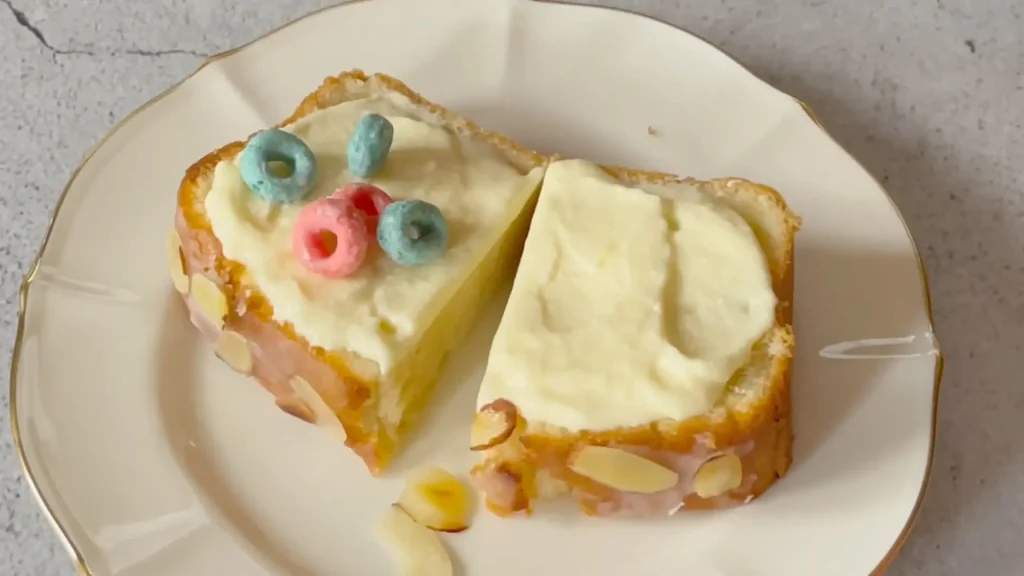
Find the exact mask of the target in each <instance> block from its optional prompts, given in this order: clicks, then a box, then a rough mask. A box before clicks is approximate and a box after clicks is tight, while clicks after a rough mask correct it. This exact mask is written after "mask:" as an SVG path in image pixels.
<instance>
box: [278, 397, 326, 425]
mask: <svg viewBox="0 0 1024 576" xmlns="http://www.w3.org/2000/svg"><path fill="white" fill-rule="evenodd" d="M275 404H277V407H278V408H280V409H281V410H282V411H283V412H284V413H285V414H288V415H290V416H294V417H296V418H298V419H299V420H302V421H303V422H308V423H310V424H316V417H315V416H314V415H313V411H312V410H310V408H309V405H308V404H306V403H305V402H303V401H302V400H300V399H298V398H294V397H289V398H287V399H281V398H278V399H277V401H276V402H275Z"/></svg>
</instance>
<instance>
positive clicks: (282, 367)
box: [174, 70, 547, 475]
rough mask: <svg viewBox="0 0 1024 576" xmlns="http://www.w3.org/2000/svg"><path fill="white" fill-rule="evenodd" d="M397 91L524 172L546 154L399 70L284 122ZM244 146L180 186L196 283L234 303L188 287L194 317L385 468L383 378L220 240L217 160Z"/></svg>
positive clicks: (327, 84)
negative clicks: (206, 283) (407, 80)
mask: <svg viewBox="0 0 1024 576" xmlns="http://www.w3.org/2000/svg"><path fill="white" fill-rule="evenodd" d="M388 92H391V93H397V94H401V95H402V96H405V97H406V98H407V99H408V100H409V101H410V102H412V103H413V105H414V106H415V107H417V108H418V109H420V110H421V111H425V112H427V113H429V114H430V115H433V116H435V117H436V118H438V119H439V120H440V121H441V122H443V123H444V124H445V125H446V127H447V128H449V129H451V130H453V131H455V132H457V133H459V134H464V135H471V136H472V137H474V138H477V139H480V140H482V141H484V142H487V143H489V144H491V145H492V146H494V147H495V148H496V149H497V150H499V151H500V152H501V153H502V154H504V155H505V156H506V158H507V159H508V160H509V161H510V163H512V164H513V165H514V166H516V168H517V169H519V170H520V172H522V173H524V174H525V173H527V172H528V171H530V170H531V169H533V168H535V167H538V166H542V165H544V164H546V162H547V158H546V157H545V156H543V155H541V154H538V153H536V152H533V151H531V150H528V149H526V148H523V147H521V146H519V145H517V144H515V143H514V142H512V141H511V140H509V139H507V138H505V137H504V136H501V135H498V134H494V133H492V132H488V131H486V130H484V129H482V128H480V127H479V126H477V125H476V124H474V123H472V122H470V121H468V120H465V119H463V118H461V117H460V116H458V115H457V114H456V113H454V112H451V111H449V110H446V109H445V108H443V107H441V106H439V105H437V104H434V103H431V102H429V101H427V100H426V99H424V98H423V97H422V96H420V95H419V94H417V93H415V92H413V91H412V90H411V89H409V88H408V87H407V86H405V85H404V84H403V83H401V82H400V81H398V80H396V79H394V78H391V77H389V76H385V75H382V74H375V75H371V76H368V75H366V74H365V73H363V72H362V71H360V70H352V71H349V72H345V73H342V74H340V75H338V76H335V77H331V78H327V79H326V80H324V82H323V84H322V85H321V86H320V87H319V88H318V89H317V90H316V91H314V92H313V93H312V94H310V95H308V96H307V97H306V98H305V99H304V100H303V101H302V102H301V103H300V104H299V106H298V107H297V109H296V110H295V112H294V113H293V114H292V115H291V116H289V117H288V118H287V119H286V120H284V121H283V122H282V123H281V124H280V126H285V125H288V124H292V123H294V122H295V121H297V120H299V119H300V118H303V117H305V116H307V115H309V114H311V113H313V112H315V111H317V110H320V109H323V108H327V107H329V106H333V105H335V104H339V103H341V102H344V101H348V100H353V99H357V98H362V97H366V96H370V95H374V94H385V93H388ZM244 147H245V142H242V141H238V142H232V143H230V144H227V145H225V146H223V147H221V148H220V149H218V150H215V151H213V152H210V153H209V154H207V155H206V156H204V157H203V158H201V159H200V160H199V161H198V162H196V163H195V164H193V165H192V166H190V167H189V168H188V170H187V171H186V173H185V176H184V178H183V179H182V181H181V185H180V187H179V190H178V205H177V214H176V217H175V222H174V230H175V233H176V235H177V239H176V241H177V242H178V243H179V245H180V257H181V267H182V269H183V272H184V273H185V274H186V275H187V276H189V277H190V278H192V279H193V280H192V281H191V282H189V285H193V284H194V283H195V282H196V281H195V278H196V277H202V278H205V279H207V280H210V281H212V283H213V285H214V286H215V287H216V290H217V291H219V292H220V294H222V295H223V298H224V300H225V303H226V310H227V313H226V315H225V316H224V318H223V319H220V318H210V314H209V312H208V310H206V309H205V307H204V306H203V305H202V304H203V303H202V302H198V301H197V299H196V297H195V294H194V292H195V291H194V290H189V291H188V292H186V293H185V294H184V295H183V296H184V299H185V301H186V304H187V305H188V307H189V310H190V312H191V318H192V320H193V323H195V324H196V325H197V327H199V329H200V331H201V332H202V333H203V334H204V335H205V336H206V337H207V338H208V339H209V340H210V341H211V342H217V341H218V339H219V338H220V337H221V334H223V333H224V332H225V331H232V332H234V333H236V334H237V335H239V336H241V337H242V338H244V340H245V342H246V343H247V344H248V350H249V352H250V354H251V359H250V362H249V363H248V364H243V365H244V366H246V367H249V366H250V365H251V370H250V371H249V374H250V375H252V376H253V377H254V378H256V380H258V381H259V382H260V383H261V384H262V385H263V387H264V388H266V389H267V391H269V392H270V393H271V394H272V395H273V396H274V397H275V401H276V403H277V405H278V406H279V407H280V408H281V409H282V410H284V411H285V412H286V413H288V414H291V415H293V416H296V417H298V418H300V419H303V420H306V421H309V422H315V423H317V424H318V425H320V426H322V427H324V428H326V429H330V430H334V431H338V430H339V429H340V428H343V429H344V434H345V436H346V440H345V444H346V445H347V446H348V447H349V448H351V449H352V450H353V451H355V452H356V453H357V454H358V455H359V456H360V457H361V458H362V459H363V460H364V462H365V463H366V466H367V468H368V469H369V470H370V471H371V473H373V474H375V475H376V474H379V473H380V472H381V471H382V469H383V468H384V467H385V466H386V464H387V463H388V461H389V459H390V458H391V457H392V455H393V454H394V452H395V441H396V439H395V438H392V437H390V436H389V435H388V433H387V431H385V430H384V429H383V426H382V425H381V424H380V422H379V421H378V417H377V414H376V408H375V401H376V398H377V383H376V382H374V381H372V380H371V379H366V378H363V377H360V376H357V374H359V373H360V372H359V371H358V370H355V369H353V367H352V366H350V363H351V359H350V358H346V357H344V356H343V355H341V354H339V353H336V352H332V351H328V350H324V349H322V348H319V347H315V346H311V345H310V344H309V342H308V341H306V340H305V339H304V338H303V337H302V336H301V335H299V334H297V333H296V332H295V330H294V328H293V327H292V326H291V325H290V324H289V323H280V322H277V321H275V320H274V314H273V308H272V306H271V304H270V302H268V301H267V299H266V297H265V296H264V295H263V293H262V292H261V291H260V290H259V288H258V287H256V286H253V285H252V283H250V282H246V270H245V267H244V266H243V265H241V264H240V263H238V262H234V261H232V260H229V259H227V258H225V257H224V255H223V252H222V248H221V244H220V241H219V240H218V239H217V237H216V236H215V235H214V234H213V231H212V229H211V226H210V221H209V219H208V218H207V216H206V213H205V207H204V200H205V198H206V194H207V192H208V191H209V188H210V184H211V181H212V177H213V172H214V169H215V167H216V166H217V164H218V163H219V162H221V161H224V160H232V159H233V158H234V157H235V156H236V155H237V154H238V153H239V152H241V150H242V149H243V148H244ZM199 282H203V281H202V280H199ZM229 364H230V362H229ZM296 378H298V380H296ZM310 389H312V391H314V392H315V396H313V395H311V394H310ZM321 402H322V404H321ZM332 415H333V416H332ZM332 418H333V419H332ZM339 421H340V427H339V424H338V422H339Z"/></svg>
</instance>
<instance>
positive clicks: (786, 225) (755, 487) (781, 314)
mask: <svg viewBox="0 0 1024 576" xmlns="http://www.w3.org/2000/svg"><path fill="white" fill-rule="evenodd" d="M605 170H606V171H607V172H608V173H609V174H611V175H613V176H615V177H616V178H617V179H618V180H620V181H622V182H624V183H627V184H630V185H636V186H641V187H642V186H650V185H663V184H668V185H672V184H696V185H699V186H701V187H702V188H703V189H704V191H705V192H707V193H710V194H713V195H715V196H718V197H722V198H726V199H728V198H729V196H730V195H737V194H742V195H744V196H746V199H747V200H751V201H753V202H755V203H761V202H763V203H766V204H768V205H770V208H769V210H771V211H772V212H773V213H774V214H775V215H777V216H778V217H779V219H780V220H781V226H782V228H783V229H782V230H781V233H780V234H777V236H779V237H778V238H774V239H773V240H774V241H775V242H774V244H775V246H774V249H775V253H774V254H769V255H768V259H769V268H770V271H771V275H772V287H773V290H774V291H775V294H776V297H777V299H778V304H777V306H776V310H775V312H776V322H775V326H774V327H773V328H772V329H771V330H770V331H769V333H768V334H767V335H766V336H765V337H764V338H763V339H762V341H761V342H760V343H759V345H758V346H761V347H762V349H763V350H764V353H763V358H764V361H765V363H766V364H767V366H766V370H764V377H763V381H762V383H761V384H760V385H759V386H758V387H757V390H756V392H755V394H754V395H753V398H750V399H747V400H745V401H744V402H743V403H742V404H738V405H736V406H730V407H727V408H725V409H719V410H715V411H713V412H711V413H708V414H704V415H700V416H695V417H693V418H689V419H687V420H684V421H674V420H668V421H659V422H652V423H649V424H647V425H643V426H635V427H627V428H615V429H611V430H604V431H596V432H589V431H584V432H572V431H569V430H565V429H561V428H554V427H551V426H546V425H537V424H531V423H530V422H529V421H528V420H525V419H523V418H522V417H520V425H521V429H520V430H519V431H517V433H515V434H513V436H512V439H511V440H510V441H507V442H506V443H504V444H502V445H500V446H496V447H494V448H491V449H489V450H487V451H486V452H485V453H484V460H483V461H482V462H481V463H480V464H478V465H477V466H476V467H475V468H474V469H473V472H472V476H473V479H474V484H475V485H476V486H478V487H479V488H480V489H481V490H482V491H483V492H484V493H485V495H486V499H487V507H488V508H489V509H490V510H491V511H492V512H494V513H495V514H497V515H499V516H510V515H513V514H516V513H520V512H525V513H527V514H529V513H531V512H532V510H533V507H534V504H535V503H536V502H537V501H539V500H543V499H546V498H548V497H551V496H553V495H555V496H557V495H564V494H569V495H571V496H572V497H574V498H575V499H576V501H577V503H578V505H579V508H580V509H581V511H583V512H584V513H585V514H587V515H592V516H621V515H624V516H652V515H654V516H657V515H665V514H670V513H674V512H675V511H677V510H700V509H720V508H728V507H733V506H736V505H741V504H745V503H747V502H750V501H751V500H753V499H754V498H756V497H758V496H760V495H761V494H762V493H764V491H765V490H767V489H768V488H769V487H770V486H771V485H772V484H774V483H775V481H776V480H778V479H779V478H781V477H783V476H784V475H785V474H786V472H787V471H788V469H789V466H790V463H791V461H792V445H793V429H792V423H791V413H790V367H791V361H792V356H793V353H794V350H795V340H794V336H793V331H792V327H791V324H792V309H793V307H792V302H793V280H794V262H793V248H794V238H795V234H796V232H797V231H798V229H799V227H800V219H799V218H798V217H797V216H796V215H795V214H793V213H792V212H791V211H790V210H789V209H788V207H787V206H786V204H785V202H784V200H783V199H782V197H781V196H780V195H779V193H778V192H777V191H775V190H773V189H771V188H769V187H767V186H763V185H760V184H755V183H753V182H749V181H747V180H743V179H737V178H729V179H718V180H712V181H708V182H698V181H696V180H692V179H683V178H679V177H677V176H673V175H670V174H662V173H652V172H641V171H636V170H629V169H624V168H616V167H605ZM764 243H765V240H762V244H764ZM727 395H728V393H727ZM588 445H597V446H612V447H617V448H620V449H623V450H626V451H630V452H633V453H635V454H638V455H640V456H643V457H645V458H647V459H649V460H652V461H654V462H656V463H658V464H661V465H662V466H664V467H666V468H669V469H671V470H674V471H676V472H677V473H678V475H679V478H680V480H679V484H678V486H676V487H675V488H673V489H670V490H666V491H663V492H660V493H657V494H638V493H627V492H623V491H619V490H615V489H613V488H611V487H609V486H606V485H604V484H601V483H600V482H597V481H594V480H592V479H590V478H587V477H585V476H581V475H580V474H577V473H575V472H573V471H572V470H571V469H570V467H569V463H570V462H571V459H572V457H573V455H574V454H576V453H578V452H579V451H580V450H581V449H582V448H584V447H585V446H588ZM722 455H735V456H737V457H739V460H740V462H741V465H742V466H741V468H742V480H741V482H740V484H739V486H738V487H735V488H733V489H730V490H728V491H726V492H724V493H721V494H717V495H714V496H710V497H701V496H699V495H698V494H697V493H696V491H695V489H694V478H695V476H696V474H697V472H698V470H699V469H700V467H701V465H703V464H704V463H705V462H708V461H710V460H711V459H713V458H716V457H719V456H722Z"/></svg>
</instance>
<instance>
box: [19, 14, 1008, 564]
mask: <svg viewBox="0 0 1024 576" xmlns="http://www.w3.org/2000/svg"><path fill="white" fill-rule="evenodd" d="M330 3H332V2H331V1H330V0H288V1H283V0H280V1H271V0H265V1H263V2H231V1H228V0H155V1H148V2H138V1H135V0H0V81H2V88H0V142H2V143H3V145H4V147H3V151H2V154H0V306H2V309H0V347H2V349H3V354H2V355H3V357H4V359H5V362H9V360H10V349H11V346H12V344H13V340H14V333H15V325H16V321H17V319H16V308H17V291H18V285H19V283H20V281H21V278H22V275H23V274H24V273H25V271H26V269H27V267H28V265H29V263H30V261H31V260H32V258H33V257H34V256H35V254H36V250H37V248H38V245H39V243H40V241H41V239H42V237H43V234H44V231H45V228H46V224H47V222H48V219H49V216H50V211H51V210H52V208H53V206H54V203H55V202H56V200H57V197H58V194H59V193H60V191H61V190H62V189H63V187H64V184H65V183H66V181H67V179H68V177H69V175H70V173H71V171H72V170H73V169H74V168H75V167H76V165H77V164H78V163H79V161H80V160H81V159H82V157H83V155H84V154H85V152H86V150H87V149H88V148H89V147H90V145H92V144H93V143H94V142H96V141H97V140H98V139H99V138H101V137H102V136H103V135H104V134H105V133H106V132H107V130H108V129H109V128H110V127H111V125H113V124H114V123H115V122H116V121H117V120H119V119H120V118H122V117H123V116H125V115H126V114H127V113H128V112H130V111H131V110H132V109H134V108H135V107H136V106H138V105H140V104H142V103H143V102H145V101H146V100H148V99H149V98H151V97H153V96H154V95H156V94H158V93H159V92H161V91H163V90H164V89H165V88H167V87H168V86H169V85H171V84H172V83H174V82H176V81H178V80H179V79H181V78H182V77H184V76H185V75H187V74H188V73H190V72H191V71H192V70H193V69H194V68H195V67H196V66H197V65H198V64H199V63H200V62H201V61H202V59H203V57H204V56H206V55H208V54H213V53H216V52H219V51H222V50H225V49H228V48H231V47H233V46H236V45H238V44H241V43H243V42H246V41H248V40H250V39H252V38H255V37H257V36H259V35H261V34H262V33H264V32H265V31H267V30H269V29H271V28H273V27H276V26H278V25H280V24H282V23H284V22H286V21H287V20H290V19H292V18H294V17H296V16H298V15H300V14H302V13H305V12H308V11H311V10H313V9H316V8H318V7H320V6H323V5H327V4H330ZM594 3H598V4H608V5H618V6H621V7H626V8H630V9H633V10H636V11H639V12H644V13H647V14H650V15H652V16H655V17H657V18H660V19H662V20H666V21H669V22H671V23H674V24H676V25H679V26H682V27H684V28H687V29H689V30H691V31H693V32H696V33H697V34H699V35H701V36H703V37H704V38H706V39H708V40H710V41H711V42H712V43H714V44H717V45H718V46H720V47H722V48H724V49H725V50H726V51H727V52H729V53H730V54H732V55H733V56H735V57H736V58H738V59H739V60H740V61H742V62H744V63H745V64H746V65H747V66H748V67H750V68H751V69H752V70H753V71H754V72H755V73H757V74H758V75H760V76H762V77H763V78H765V79H767V80H768V81H770V82H772V83H773V84H775V85H776V86H778V87H779V88H781V89H783V90H785V91H787V92H789V93H791V94H793V95H795V96H797V97H799V98H801V99H803V100H805V101H807V102H808V103H810V105H811V106H812V107H813V108H814V110H815V111H816V112H817V113H818V116H820V117H821V119H822V121H823V123H824V124H825V126H826V127H827V128H828V129H829V130H830V131H831V132H832V133H833V134H834V135H835V136H836V138H837V139H838V140H839V141H840V142H841V143H842V144H843V145H844V146H846V147H847V149H848V150H850V151H851V152H852V153H853V154H854V156H856V157H857V158H859V159H860V160H861V161H862V162H863V163H864V164H865V165H866V166H867V168H868V169H869V170H870V171H871V172H872V173H873V174H874V175H875V176H876V177H878V179H879V180H881V181H882V182H883V183H884V184H885V185H886V187H887V188H888V190H889V191H890V193H891V194H892V196H893V197H894V199H895V200H896V203H897V204H898V205H899V207H900V208H901V210H902V211H903V214H904V216H905V217H906V220H907V222H908V223H909V225H910V228H911V230H912V231H913V233H914V235H915V237H916V239H917V243H918V245H919V247H920V250H921V253H922V256H923V258H924V262H925V265H926V267H927V270H928V273H929V275H930V280H931V292H932V297H933V301H934V307H935V319H936V323H937V327H936V331H937V333H938V335H939V337H940V339H941V341H942V344H943V350H944V352H945V357H946V372H945V379H944V386H943V390H942V411H941V424H940V432H939V437H938V445H937V449H936V455H935V468H934V474H933V480H932V484H931V490H930V492H929V495H928V497H927V500H926V503H925V506H924V509H923V512H922V514H921V516H920V518H919V521H918V523H917V527H916V529H915V531H914V532H913V534H912V535H911V537H910V539H909V541H908V542H907V544H906V547H905V548H904V550H903V552H902V553H901V554H900V556H899V557H898V558H897V559H896V561H895V562H894V563H893V565H892V567H891V570H890V572H889V574H892V575H893V576H911V575H928V576H944V575H949V576H960V575H965V574H978V575H979V576H981V575H985V576H989V575H991V576H1004V575H1006V576H1010V575H1011V574H1013V575H1016V574H1020V573H1021V570H1022V568H1021V567H1022V566H1024V545H1022V539H1021V535H1022V534H1024V441H1022V439H1024V382H1022V381H1021V379H1020V366H1021V365H1022V361H1024V351H1022V343H1024V191H1022V188H1024V176H1022V173H1024V130H1022V129H1021V126H1022V124H1024V19H1022V18H1021V14H1022V13H1024V5H1021V4H1020V3H1019V2H1017V1H1016V0H991V1H988V2H980V1H977V0H861V1H859V2H840V1H838V0H834V1H831V2H830V1H827V0H729V1H726V0H722V1H721V2H718V1H705V2H679V1H677V0H632V1H631V0H603V1H597V2H594ZM680 4H682V5H683V6H680ZM1000 334H1001V336H1000ZM8 373H9V364H5V366H4V368H3V369H2V371H0V374H3V376H2V378H3V382H2V383H0V399H2V401H3V404H4V405H3V407H2V408H3V409H2V410H0V498H2V501H0V574H3V575H9V576H45V575H50V574H52V575H71V574H73V573H74V569H73V567H72V565H71V563H70V562H69V560H68V558H67V556H66V554H65V552H64V550H63V548H62V547H61V545H60V544H59V543H58V540H57V538H56V537H55V536H54V534H53V533H52V532H51V529H50V526H49V524H48V523H47V521H46V520H45V518H44V517H43V515H42V514H41V513H40V511H39V508H38V507H37V505H36V502H35V500H34V499H33V497H32V495H31V492H30V490H29V488H28V486H27V485H26V483H25V482H24V480H23V479H22V475H21V469H20V467H19V465H18V459H17V456H16V455H15V452H14V447H13V445H12V439H11V435H10V432H9V430H10V426H9V422H8V410H7V389H8V386H7V375H8Z"/></svg>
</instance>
